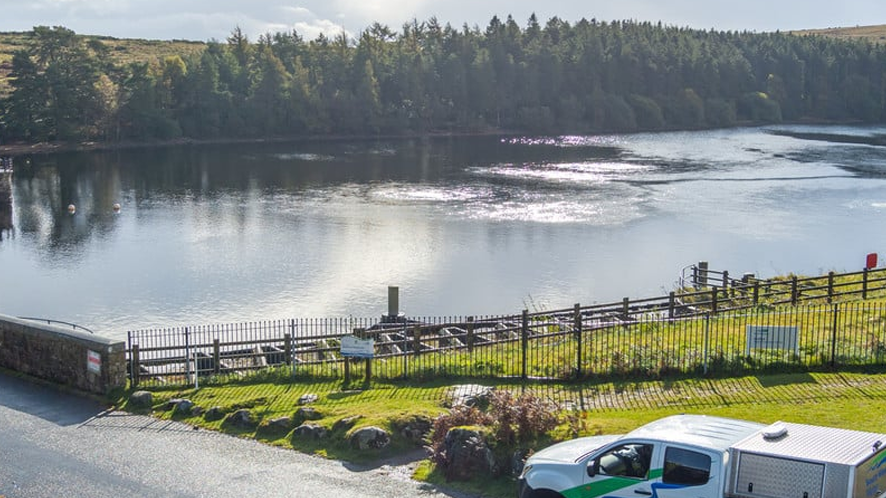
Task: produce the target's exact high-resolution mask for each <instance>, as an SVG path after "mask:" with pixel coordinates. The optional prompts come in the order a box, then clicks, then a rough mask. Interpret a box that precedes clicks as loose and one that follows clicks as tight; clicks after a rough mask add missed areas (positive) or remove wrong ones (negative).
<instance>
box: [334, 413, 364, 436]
mask: <svg viewBox="0 0 886 498" xmlns="http://www.w3.org/2000/svg"><path fill="white" fill-rule="evenodd" d="M361 418H363V417H362V416H361V415H354V416H353V417H345V418H342V419H338V420H336V421H335V423H334V424H332V432H347V431H349V430H351V428H352V427H354V425H356V424H357V421H358V420H360V419H361Z"/></svg>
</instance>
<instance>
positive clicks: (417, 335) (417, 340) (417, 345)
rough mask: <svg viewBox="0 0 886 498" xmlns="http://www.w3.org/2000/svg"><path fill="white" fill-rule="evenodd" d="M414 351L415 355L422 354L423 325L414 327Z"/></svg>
mask: <svg viewBox="0 0 886 498" xmlns="http://www.w3.org/2000/svg"><path fill="white" fill-rule="evenodd" d="M412 353H413V354H415V356H418V355H420V354H421V327H419V326H418V325H416V326H415V328H414V329H412Z"/></svg>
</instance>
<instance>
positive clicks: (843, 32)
mask: <svg viewBox="0 0 886 498" xmlns="http://www.w3.org/2000/svg"><path fill="white" fill-rule="evenodd" d="M792 33H793V34H795V35H818V36H829V37H831V38H839V39H842V40H868V41H871V42H875V43H883V42H886V24H880V25H876V26H855V27H852V28H822V29H804V30H800V31H792Z"/></svg>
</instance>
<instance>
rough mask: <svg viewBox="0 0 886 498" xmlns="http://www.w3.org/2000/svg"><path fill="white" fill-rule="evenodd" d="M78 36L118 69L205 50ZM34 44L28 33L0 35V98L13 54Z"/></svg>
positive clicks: (202, 45)
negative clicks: (101, 47)
mask: <svg viewBox="0 0 886 498" xmlns="http://www.w3.org/2000/svg"><path fill="white" fill-rule="evenodd" d="M78 37H79V38H81V39H82V40H83V41H84V42H85V43H86V44H90V43H101V44H102V45H104V46H105V47H106V48H107V51H108V55H109V56H110V59H111V60H110V62H111V63H112V64H113V65H114V66H119V67H125V66H128V65H129V64H131V63H133V62H147V63H151V64H159V61H162V60H163V59H165V58H166V57H170V56H173V55H178V56H181V57H183V58H187V57H191V56H193V55H199V54H200V53H201V52H203V50H204V49H205V48H206V44H205V43H203V42H192V41H184V40H143V39H130V38H113V37H109V36H93V35H78ZM35 43H36V40H35V37H34V33H33V32H32V31H28V32H24V33H21V32H0V97H3V96H5V95H7V94H8V93H9V92H10V91H11V90H12V89H11V87H10V86H9V81H8V80H9V73H10V72H11V71H12V56H13V54H15V52H16V51H17V50H30V49H31V48H33V46H34V44H35Z"/></svg>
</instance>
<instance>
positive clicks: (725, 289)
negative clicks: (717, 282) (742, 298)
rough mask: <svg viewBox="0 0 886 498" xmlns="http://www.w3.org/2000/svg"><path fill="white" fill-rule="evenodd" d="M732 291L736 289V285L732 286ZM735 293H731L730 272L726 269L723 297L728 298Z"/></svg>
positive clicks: (724, 272)
mask: <svg viewBox="0 0 886 498" xmlns="http://www.w3.org/2000/svg"><path fill="white" fill-rule="evenodd" d="M732 291H733V292H734V291H735V286H734V285H733V286H732ZM734 295H735V294H730V293H729V272H728V271H725V270H724V271H723V297H726V298H728V297H730V296H734Z"/></svg>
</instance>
